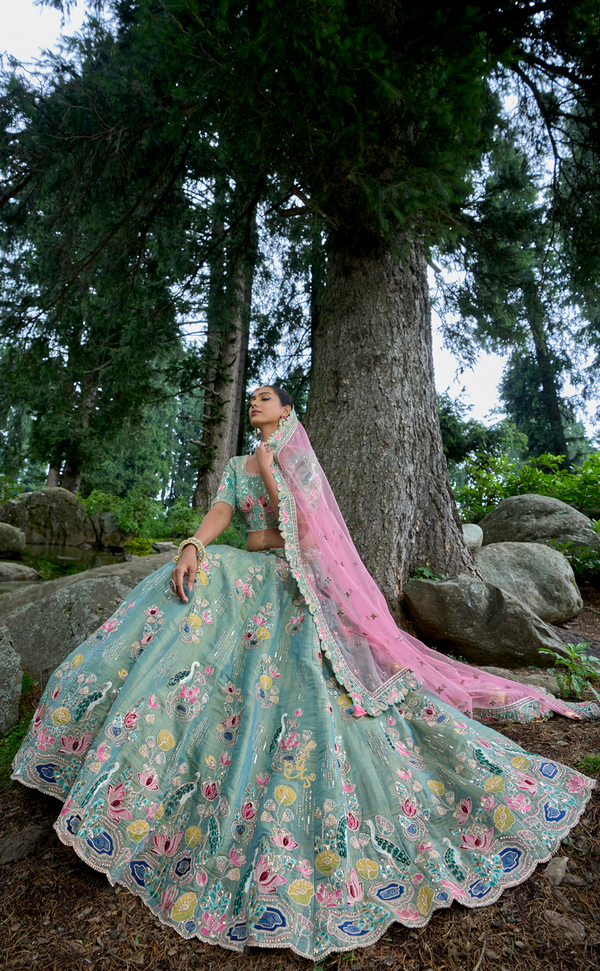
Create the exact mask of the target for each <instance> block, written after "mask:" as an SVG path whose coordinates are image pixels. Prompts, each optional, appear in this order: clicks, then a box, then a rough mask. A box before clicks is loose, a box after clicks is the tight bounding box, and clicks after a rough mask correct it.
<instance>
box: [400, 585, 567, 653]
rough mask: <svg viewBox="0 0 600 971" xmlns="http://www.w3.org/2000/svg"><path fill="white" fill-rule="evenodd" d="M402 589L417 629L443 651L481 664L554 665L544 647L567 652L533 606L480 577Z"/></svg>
mask: <svg viewBox="0 0 600 971" xmlns="http://www.w3.org/2000/svg"><path fill="white" fill-rule="evenodd" d="M404 592H405V604H406V607H407V609H408V612H409V614H410V617H411V619H412V621H413V622H414V625H415V627H416V628H417V631H418V632H419V633H420V634H422V635H423V636H424V637H425V638H426V639H427V640H428V641H430V642H432V643H433V644H435V646H436V647H438V648H439V649H440V650H442V651H449V652H452V653H457V654H459V655H461V656H462V657H465V658H466V659H467V660H468V661H469V662H471V663H472V664H476V665H477V666H481V665H482V664H495V665H500V666H501V667H509V668H510V667H527V666H528V665H530V664H531V665H535V666H536V667H550V665H551V660H550V657H549V655H547V654H540V653H539V651H540V648H548V649H549V650H551V651H556V652H557V653H560V654H564V653H565V651H564V648H563V644H562V641H561V640H559V638H558V637H557V636H556V635H555V633H554V631H553V630H552V628H550V627H549V626H548V625H547V624H545V623H544V621H542V620H540V618H539V617H538V616H537V615H536V614H534V613H533V611H532V610H530V609H529V607H527V606H526V605H525V604H524V603H521V601H520V600H517V599H516V598H515V597H512V596H511V595H510V594H509V593H506V592H505V591H504V590H502V589H501V588H500V587H496V586H494V585H493V584H491V583H486V582H485V581H481V580H478V579H477V578H476V577H473V576H469V575H467V574H465V573H461V574H459V576H456V577H453V578H452V579H450V580H442V581H435V580H411V581H410V583H408V584H407V586H406V588H405V591H404Z"/></svg>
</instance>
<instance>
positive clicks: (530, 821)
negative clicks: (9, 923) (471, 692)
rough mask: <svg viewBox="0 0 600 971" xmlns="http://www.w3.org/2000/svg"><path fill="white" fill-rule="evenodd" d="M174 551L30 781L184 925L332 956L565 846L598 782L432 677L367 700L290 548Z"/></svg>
mask: <svg viewBox="0 0 600 971" xmlns="http://www.w3.org/2000/svg"><path fill="white" fill-rule="evenodd" d="M205 566H207V567H208V568H207V569H204V570H200V571H199V572H198V575H197V578H196V586H195V589H194V591H193V592H192V593H191V594H190V602H189V603H188V604H183V603H182V602H181V601H180V600H179V599H178V598H177V597H176V596H175V595H174V594H173V593H172V591H171V589H170V587H169V580H170V574H171V569H172V566H171V565H170V564H169V565H167V566H165V567H163V568H162V569H159V570H158V571H156V573H154V574H152V575H151V576H150V577H148V578H147V579H146V580H145V581H143V582H142V583H141V584H139V586H138V587H136V589H135V590H133V591H132V593H131V594H130V597H129V598H128V599H127V601H126V602H125V603H124V604H123V605H122V606H121V607H120V608H119V609H118V610H117V612H116V613H115V615H114V616H113V617H112V618H111V619H110V620H108V621H107V622H106V623H105V624H103V625H102V627H101V628H100V629H99V630H97V631H96V632H95V633H94V634H92V635H91V637H89V638H88V640H87V641H86V642H85V643H84V644H83V645H81V647H80V648H79V649H77V650H76V651H74V652H73V653H72V654H71V655H70V656H69V657H68V658H67V659H66V660H65V661H64V663H63V664H62V665H61V666H60V667H59V668H58V670H57V671H56V672H55V674H54V675H53V677H52V678H51V679H50V681H49V683H48V685H47V688H46V691H45V694H44V696H43V698H42V702H41V704H40V707H39V709H38V711H37V713H36V716H35V719H34V722H33V723H32V726H31V730H30V732H29V734H28V736H27V738H26V740H25V741H24V743H23V746H22V748H21V750H20V752H19V754H18V755H17V757H16V759H15V763H14V775H13V778H15V779H18V780H19V781H20V782H23V783H24V784H25V785H28V786H33V787H35V788H37V789H40V790H42V791H43V792H45V793H48V794H50V795H53V796H56V797H57V798H58V799H60V800H61V801H62V802H63V804H64V805H63V808H62V812H61V814H60V817H59V819H58V821H57V822H56V831H57V833H58V835H59V837H60V839H61V840H62V841H63V842H65V843H67V844H69V845H70V846H72V847H73V849H74V850H75V852H76V853H77V854H78V855H79V856H80V857H81V858H82V859H84V860H85V861H86V862H87V863H88V864H89V865H90V866H92V867H94V868H95V869H97V870H100V871H102V872H103V873H105V874H106V876H107V878H108V879H109V880H110V881H111V882H113V883H119V884H122V885H123V886H125V887H127V888H129V889H130V890H131V891H132V892H133V893H136V894H138V895H139V896H140V897H141V898H142V899H143V900H144V902H145V903H146V904H147V906H148V907H149V908H150V909H151V910H152V912H153V913H154V914H156V915H157V916H158V917H159V918H160V920H161V921H163V922H164V923H165V924H168V925H170V926H172V927H175V928H176V930H177V931H178V932H179V933H180V934H181V935H183V936H184V937H187V938H189V937H197V938H198V939H200V940H203V941H209V942H212V943H217V944H220V945H222V946H223V947H226V948H230V949H233V950H242V949H243V948H244V947H245V946H246V945H248V944H251V945H261V946H267V947H290V948H292V949H293V950H294V951H296V952H297V953H299V954H301V955H304V956H306V957H308V958H311V959H313V960H317V959H321V958H323V957H324V956H325V955H326V954H328V953H329V952H330V951H336V950H337V951H343V950H349V949H351V948H355V947H358V946H364V945H367V944H369V943H372V942H373V941H375V940H377V938H378V937H380V936H381V935H382V933H383V932H384V931H385V929H386V928H387V927H388V926H389V925H390V924H391V923H392V922H394V921H398V922H400V923H402V924H404V925H406V926H409V927H420V926H422V925H424V924H426V923H427V922H428V921H429V919H430V918H431V916H432V914H433V913H434V912H435V910H436V909H438V908H441V907H448V906H450V904H451V903H452V901H453V900H458V901H460V902H461V903H462V904H465V905H466V906H468V907H478V906H483V905H485V904H488V903H491V902H493V901H495V900H496V899H497V898H498V897H499V895H500V894H501V893H502V891H503V890H504V889H505V888H506V887H510V886H512V885H514V884H517V883H520V882H521V881H523V880H525V879H526V877H527V876H528V875H529V874H530V873H531V872H532V870H533V869H534V867H535V866H536V865H537V864H538V863H540V862H542V861H545V860H547V859H548V858H549V857H550V856H551V855H552V854H553V853H554V852H555V851H556V850H557V848H558V845H559V843H560V840H561V839H562V838H563V837H564V836H565V834H566V833H567V832H568V831H569V829H570V828H571V827H573V826H574V825H575V824H576V822H577V820H578V819H579V817H580V815H581V813H582V811H583V809H584V807H585V804H586V801H587V799H588V798H589V793H590V789H591V787H592V786H593V782H592V781H591V780H590V779H587V778H585V777H584V776H582V775H580V774H578V773H577V772H575V771H573V770H572V769H569V768H567V767H565V766H563V765H560V764H558V763H556V762H553V761H550V760H548V759H544V758H541V757H539V756H536V755H532V754H530V753H528V752H524V751H523V750H522V749H521V748H519V747H518V746H516V745H515V744H514V743H513V742H511V741H509V740H508V739H506V738H504V737H503V736H501V735H499V734H497V733H496V732H495V731H494V730H493V729H492V728H489V727H486V726H484V725H482V724H480V723H479V722H476V721H471V720H469V719H467V718H465V717H464V716H463V715H461V714H460V713H459V712H457V711H456V710H455V709H453V708H451V707H449V706H447V705H445V704H444V703H440V701H439V700H437V699H435V698H433V697H432V696H430V695H429V694H427V693H426V692H424V691H423V690H422V689H421V688H419V686H418V685H417V684H416V683H415V685H414V690H409V692H408V694H407V696H406V698H405V699H404V700H403V701H402V703H401V704H399V705H396V706H391V707H390V708H388V709H387V711H385V712H383V713H382V714H381V716H379V717H372V716H365V717H362V718H360V719H359V718H356V717H355V716H354V714H353V704H352V700H351V699H350V698H349V697H348V695H347V694H345V693H344V691H343V689H341V688H340V686H339V685H338V684H337V682H336V680H335V677H334V675H333V671H332V670H331V668H330V666H329V662H328V660H327V659H326V658H325V657H324V656H322V655H321V652H320V649H319V640H318V637H317V632H316V627H315V623H314V620H313V618H312V616H311V614H310V612H309V611H308V610H307V609H306V605H305V602H304V600H303V599H302V597H301V595H300V593H299V590H298V587H297V584H296V581H295V580H294V579H293V577H292V576H291V574H290V572H289V569H288V566H287V563H286V561H285V559H283V558H282V556H281V555H280V554H277V553H276V552H273V553H246V552H244V551H240V550H235V549H232V548H230V547H227V546H212V547H210V548H209V551H208V557H207V561H206V563H205Z"/></svg>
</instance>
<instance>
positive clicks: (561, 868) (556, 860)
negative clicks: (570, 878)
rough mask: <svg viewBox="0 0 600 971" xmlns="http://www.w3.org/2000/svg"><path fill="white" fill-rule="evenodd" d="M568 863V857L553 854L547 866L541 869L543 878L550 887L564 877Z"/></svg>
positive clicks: (557, 883) (556, 884) (554, 885)
mask: <svg viewBox="0 0 600 971" xmlns="http://www.w3.org/2000/svg"><path fill="white" fill-rule="evenodd" d="M568 864H569V859H568V857H566V856H553V857H552V859H551V860H550V862H549V864H548V866H547V867H546V868H545V869H544V870H543V871H542V876H543V877H544V880H547V881H548V883H549V884H550V886H551V887H558V886H559V884H561V883H562V882H563V880H564V878H565V873H566V872H567V866H568Z"/></svg>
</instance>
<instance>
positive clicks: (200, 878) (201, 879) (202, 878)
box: [196, 870, 208, 887]
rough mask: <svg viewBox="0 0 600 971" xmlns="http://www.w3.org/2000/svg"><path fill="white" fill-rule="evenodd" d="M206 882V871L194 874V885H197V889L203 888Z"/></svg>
mask: <svg viewBox="0 0 600 971" xmlns="http://www.w3.org/2000/svg"><path fill="white" fill-rule="evenodd" d="M207 881H208V875H207V873H206V870H200V872H199V873H197V874H196V883H197V884H198V886H199V887H205V886H206V883H207Z"/></svg>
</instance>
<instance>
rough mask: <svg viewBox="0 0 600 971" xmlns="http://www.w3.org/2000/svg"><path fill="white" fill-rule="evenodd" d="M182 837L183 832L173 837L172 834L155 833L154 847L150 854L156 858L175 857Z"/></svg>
mask: <svg viewBox="0 0 600 971" xmlns="http://www.w3.org/2000/svg"><path fill="white" fill-rule="evenodd" d="M182 837H183V831H182V832H181V833H175V834H174V835H173V836H171V834H170V833H155V834H154V845H153V847H152V849H151V850H150V852H151V853H154V855H155V856H174V855H175V853H177V850H178V849H179V846H180V844H181V839H182Z"/></svg>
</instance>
